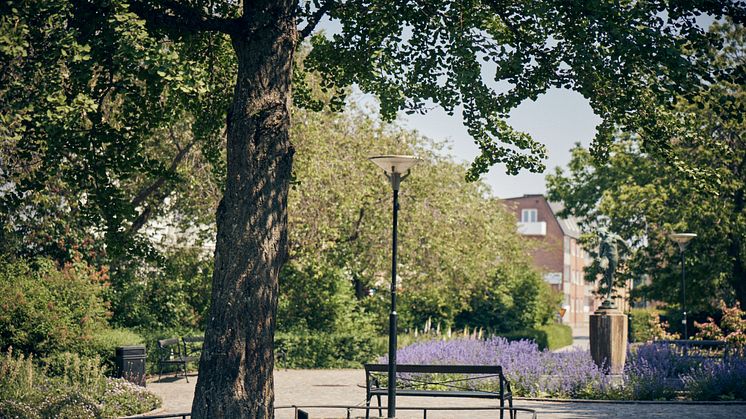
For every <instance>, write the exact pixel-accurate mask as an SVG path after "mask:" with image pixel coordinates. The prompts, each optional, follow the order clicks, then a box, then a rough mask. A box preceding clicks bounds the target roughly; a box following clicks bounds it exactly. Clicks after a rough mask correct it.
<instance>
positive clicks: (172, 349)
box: [158, 336, 205, 383]
mask: <svg viewBox="0 0 746 419" xmlns="http://www.w3.org/2000/svg"><path fill="white" fill-rule="evenodd" d="M204 340H205V338H204V337H203V336H185V337H183V338H181V343H179V339H178V338H171V339H161V340H159V341H158V381H160V379H161V375H162V374H163V368H164V367H166V366H168V365H175V366H176V375H175V376H176V377H178V376H179V370H181V371H183V372H184V378H186V381H187V383H188V382H189V376H188V375H187V364H188V363H190V362H199V357H200V354H201V353H202V343H203V342H204Z"/></svg>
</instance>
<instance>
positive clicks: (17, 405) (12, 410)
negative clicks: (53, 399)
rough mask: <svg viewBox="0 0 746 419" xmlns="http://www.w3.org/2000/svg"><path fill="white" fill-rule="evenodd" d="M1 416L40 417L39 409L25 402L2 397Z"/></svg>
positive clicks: (0, 401) (30, 418) (38, 418)
mask: <svg viewBox="0 0 746 419" xmlns="http://www.w3.org/2000/svg"><path fill="white" fill-rule="evenodd" d="M0 418H19V419H21V418H22V419H40V418H41V416H39V409H38V408H35V407H33V405H31V404H29V403H25V402H20V401H16V400H12V399H6V400H2V398H0Z"/></svg>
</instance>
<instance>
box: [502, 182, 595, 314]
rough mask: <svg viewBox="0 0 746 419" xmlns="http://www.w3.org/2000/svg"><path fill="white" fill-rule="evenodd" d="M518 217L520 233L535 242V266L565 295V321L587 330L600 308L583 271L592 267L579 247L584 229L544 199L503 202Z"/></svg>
mask: <svg viewBox="0 0 746 419" xmlns="http://www.w3.org/2000/svg"><path fill="white" fill-rule="evenodd" d="M503 202H504V203H505V205H506V207H507V208H508V210H509V211H511V212H513V213H514V214H515V215H516V219H517V220H518V232H519V233H520V234H522V235H523V236H525V237H526V238H527V239H529V240H533V241H534V242H533V243H532V246H531V256H532V257H533V261H534V266H536V267H537V268H538V269H539V270H540V271H541V272H542V274H543V276H544V280H545V281H546V282H548V283H549V284H550V285H551V286H552V288H553V289H555V290H557V291H558V292H560V293H562V296H563V299H562V309H561V310H560V311H559V313H558V314H559V315H560V316H561V321H562V322H563V323H565V324H569V325H571V326H577V327H579V326H583V325H584V324H586V323H587V322H588V319H589V317H588V316H589V315H590V314H591V313H592V312H593V311H594V310H595V309H596V307H597V306H598V302H597V299H596V298H595V296H594V295H593V291H594V285H592V284H586V282H585V280H584V272H583V269H584V268H585V266H586V265H588V264H589V263H590V260H589V256H588V254H587V253H586V252H585V251H584V250H583V248H582V247H581V246H580V244H579V243H578V239H579V238H580V228H579V227H578V223H577V220H576V219H575V218H573V217H570V218H560V217H559V216H557V214H558V213H559V212H561V211H562V209H563V207H562V204H559V203H556V202H549V201H547V199H546V198H545V197H544V196H543V195H524V196H522V197H518V198H508V199H505V200H503Z"/></svg>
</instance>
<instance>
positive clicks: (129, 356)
mask: <svg viewBox="0 0 746 419" xmlns="http://www.w3.org/2000/svg"><path fill="white" fill-rule="evenodd" d="M116 351H117V357H116V376H117V377H119V378H124V379H125V380H127V381H129V382H131V383H135V384H137V385H140V386H143V387H145V346H144V345H136V346H119V347H117V350H116Z"/></svg>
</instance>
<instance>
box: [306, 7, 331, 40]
mask: <svg viewBox="0 0 746 419" xmlns="http://www.w3.org/2000/svg"><path fill="white" fill-rule="evenodd" d="M333 3H334V1H332V0H327V1H325V2H324V4H323V5H321V7H319V8H318V10H316V12H314V14H312V15H311V16H309V17H308V23H307V24H306V27H305V28H303V29H301V31H300V39H301V40H303V39H305V38H306V37H308V35H310V34H311V32H313V30H314V29H316V25H318V24H319V21H320V20H321V18H323V17H324V15H325V14H326V13H327V12H328V11H329V9H331V7H332V4H333Z"/></svg>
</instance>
